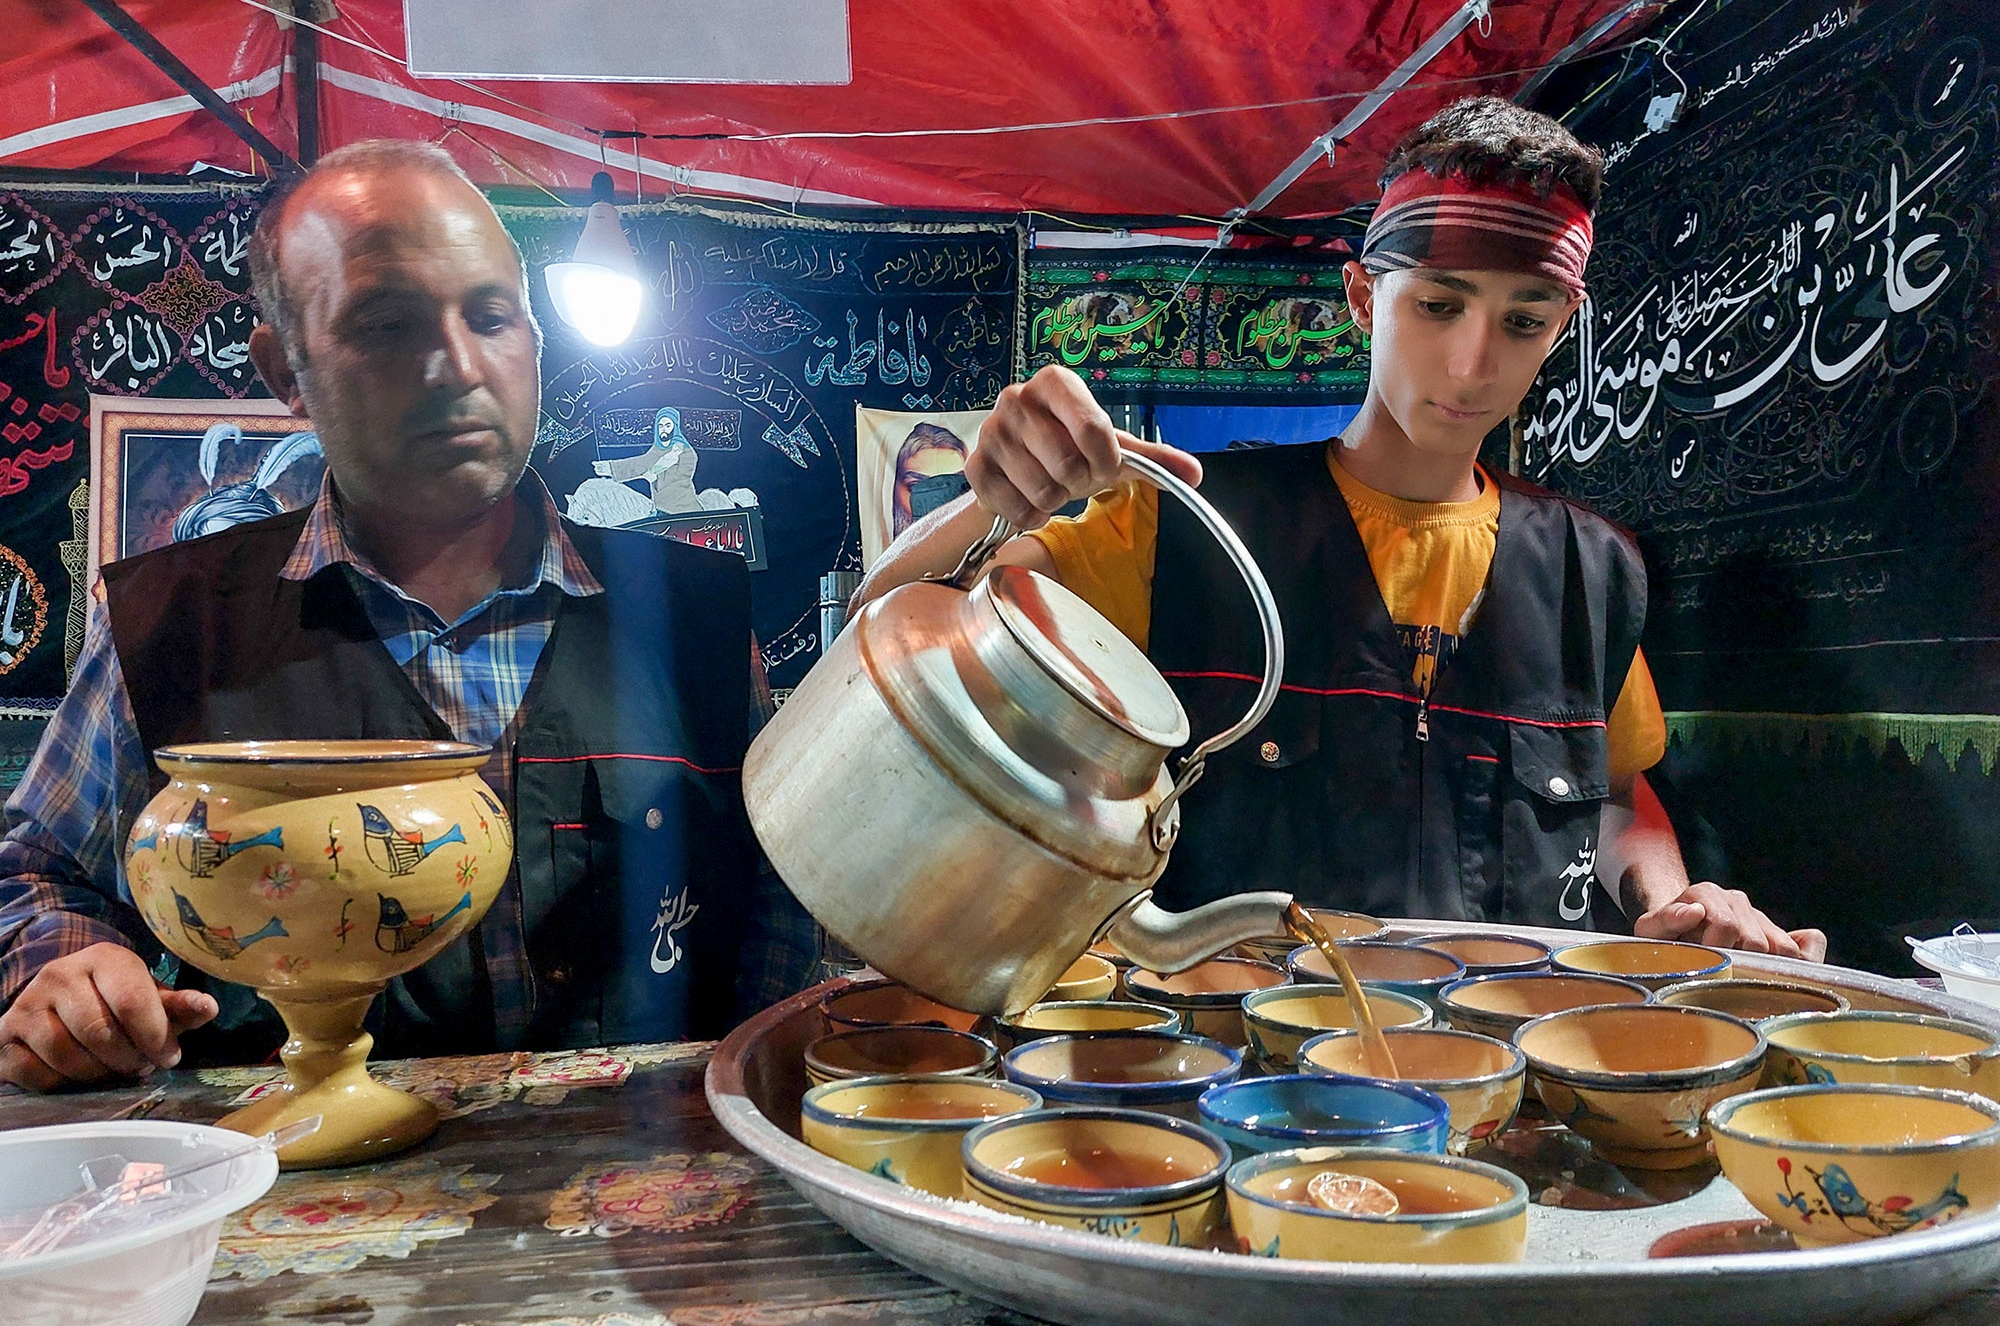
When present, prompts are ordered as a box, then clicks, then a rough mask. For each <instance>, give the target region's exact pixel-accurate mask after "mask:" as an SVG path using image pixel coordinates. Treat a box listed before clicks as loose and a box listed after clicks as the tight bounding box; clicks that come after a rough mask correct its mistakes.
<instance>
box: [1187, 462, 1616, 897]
mask: <svg viewBox="0 0 2000 1326" xmlns="http://www.w3.org/2000/svg"><path fill="white" fill-rule="evenodd" d="M1203 467H1204V473H1205V477H1204V478H1203V480H1202V486H1201V491H1202V494H1203V496H1205V497H1207V498H1208V500H1209V501H1210V502H1211V503H1212V504H1214V506H1215V507H1216V509H1217V510H1219V511H1220V512H1221V513H1222V514H1223V515H1224V516H1225V517H1227V518H1228V520H1229V522H1230V523H1231V524H1232V525H1233V526H1234V527H1235V528H1236V531H1237V533H1238V534H1240V535H1241V536H1242V538H1243V541H1244V543H1245V544H1246V545H1247V546H1248V547H1249V549H1250V552H1251V555H1252V556H1253V557H1255V558H1256V560H1257V564H1258V565H1259V566H1260V567H1261V568H1262V569H1263V572H1264V575H1265V576H1266V578H1267V579H1268V580H1269V581H1270V584H1271V589H1272V592H1273V593H1274V594H1275V596H1276V598H1277V602H1278V607H1279V613H1280V616H1281V618H1282V620H1283V622H1284V628H1285V685H1284V690H1283V691H1282V692H1281V693H1280V695H1279V697H1278V700H1277V703H1276V704H1275V705H1274V706H1273V707H1272V709H1271V712H1270V713H1269V714H1268V715H1267V716H1266V717H1265V718H1264V720H1263V721H1262V722H1261V723H1260V724H1259V725H1258V726H1257V728H1256V729H1255V730H1254V731H1252V732H1251V733H1249V734H1248V735H1247V736H1245V737H1244V738H1243V739H1241V740H1240V741H1238V742H1237V743H1236V744H1235V745H1233V746H1231V747H1229V748H1228V749H1227V750H1224V751H1222V752H1220V753H1219V754H1218V755H1216V756H1214V757H1213V758H1211V759H1210V760H1209V762H1208V770H1207V773H1206V775H1205V776H1204V777H1203V779H1202V780H1201V782H1199V783H1197V784H1196V785H1195V787H1194V788H1193V790H1192V791H1191V792H1190V793H1189V795H1188V796H1187V798H1186V800H1185V801H1183V803H1182V806H1183V816H1184V819H1183V828H1182V832H1181V838H1180V842H1179V843H1178V844H1177V845H1176V846H1175V848H1174V852H1173V858H1172V860H1171V862H1170V863H1169V865H1168V867H1167V871H1166V874H1165V875H1164V876H1163V877H1162V879H1161V881H1160V884H1159V888H1158V890H1157V893H1158V897H1159V900H1160V902H1161V903H1162V904H1163V905H1166V906H1169V907H1188V906H1193V905H1195V904H1197V903H1202V902H1206V901H1209V900H1211V899H1214V898H1218V897H1222V896H1225V895H1227V894H1231V893H1239V892H1243V891H1246V890H1251V889H1281V890H1284V891H1286V892H1290V893H1295V894H1296V895H1297V896H1298V897H1299V899H1300V900H1301V901H1303V902H1306V903H1308V904H1314V905H1319V906H1326V907H1343V908H1351V909H1354V910H1358V911H1364V912H1369V913H1372V914H1374V915H1377V916H1414V917H1427V918H1431V919H1442V920H1475V921H1477V920H1484V921H1502V922H1509V923H1518V924H1525V925H1549V926H1580V925H1585V924H1588V923H1589V918H1590V917H1591V914H1592V894H1593V889H1592V886H1591V875H1592V869H1593V867H1594V865H1595V861H1596V855H1597V848H1598V814H1599V810H1600V809H1601V807H1602V805H1603V803H1604V799H1605V798H1606V796H1607V795H1608V794H1609V792H1610V783H1609V778H1608V775H1607V772H1606V747H1605V715H1606V712H1607V710H1608V708H1609V706H1610V704H1612V703H1614V702H1615V701H1616V699H1617V694H1618V689H1619V687H1621V686H1622V685H1623V683H1624V678H1625V673H1626V671H1627V669H1628V668H1629V667H1630V666H1631V662H1632V657H1633V653H1634V651H1635V650H1636V649H1637V647H1638V641H1639V631H1640V627H1641V625H1642V624H1643V622H1644V619H1645V607H1646V580H1645V568H1644V565H1643V563H1642V562H1641V561H1640V559H1639V553H1638V551H1637V549H1636V548H1635V547H1634V546H1633V544H1632V542H1631V540H1630V538H1629V536H1627V535H1625V534H1624V533H1623V532H1622V531H1621V530H1619V529H1618V528H1617V527H1616V526H1614V525H1612V524H1611V523H1610V522H1608V521H1606V520H1604V519H1603V518H1602V517H1600V516H1597V515H1595V514H1593V513H1592V512H1590V511H1588V510H1585V509H1584V508H1582V507H1579V506H1577V505H1575V504H1574V503H1571V502H1568V501H1566V500H1564V499H1563V498H1561V497H1558V496H1556V495H1555V494H1553V493H1550V492H1548V491H1546V490H1544V489H1540V488H1536V487H1534V486H1532V485H1530V484H1527V483H1524V482H1522V481H1520V480H1518V479H1514V478H1511V477H1508V476H1504V475H1494V476H1493V478H1494V480H1495V482H1496V483H1497V484H1498V485H1499V488H1500V529H1499V539H1498V543H1497V545H1496V547H1495V550H1494V554H1493V569H1492V573H1491V575H1490V577H1489V579H1488V584H1487V592H1486V597H1485V599H1484V601H1483V603H1482V605H1481V606H1480V609H1479V613H1478V616H1477V618H1476V620H1475V622H1474V624H1473V626H1472V628H1471V630H1470V631H1468V632H1467V634H1466V635H1465V637H1464V639H1463V640H1462V641H1461V642H1460V645H1459V648H1458V651H1457V654H1456V656H1455V657H1454V658H1452V659H1451V661H1450V662H1449V663H1448V664H1446V665H1444V666H1442V667H1441V669H1440V671H1439V673H1438V676H1437V680H1436V682H1435V684H1434V686H1433V689H1432V693H1431V695H1430V697H1429V702H1428V705H1422V704H1420V702H1419V698H1418V695H1417V693H1416V688H1415V686H1414V684H1413V683H1412V681H1411V675H1410V674H1411V659H1410V658H1409V656H1408V654H1407V652H1406V650H1405V648H1404V647H1403V645H1402V644H1401V643H1400V642H1399V640H1398V637H1397V632H1396V628H1395V625H1394V623H1392V622H1391V621H1390V619H1389V615H1388V610H1387V608H1386V607H1385V606H1384V604H1383V601H1382V595H1381V591H1380V589H1379V588H1378V586H1377V584H1376V581H1375V575H1374V572H1373V570H1372V569H1371V568H1370V567H1369V564H1368V556H1367V552H1366V550H1365V549H1364V548H1363V546H1362V543H1361V536H1360V533H1359V532H1358V531H1357V530H1356V529H1355V526H1354V519H1353V517H1352V516H1351V515H1350V514H1349V512H1348V509H1347V503H1346V501H1345V499H1344V498H1343V497H1342V496H1341V492H1340V488H1339V486H1338V485H1337V484H1336V483H1335V482H1334V480H1333V476H1332V475H1331V474H1330V473H1329V472H1328V470H1327V465H1326V444H1324V443H1314V444H1312V445H1310V446H1287V447H1271V448H1258V449H1254V450H1247V451H1234V452H1224V453H1220V454H1216V455H1211V456H1204V457H1203ZM1260 640H1261V637H1260V636H1259V634H1258V631H1257V625H1256V617H1255V614H1254V610H1253V609H1252V608H1251V606H1250V600H1249V594H1248V590H1247V588H1246V587H1245V585H1244V584H1243V581H1242V578H1241V577H1240V576H1239V575H1238V574H1237V572H1236V570H1235V569H1234V568H1233V567H1232V566H1231V565H1230V563H1229V561H1228V560H1227V558H1226V557H1225V556H1224V555H1223V554H1222V551H1221V549H1220V548H1219V547H1218V546H1217V545H1216V543H1215V541H1214V540H1213V538H1211V537H1210V536H1209V535H1208V534H1207V533H1206V532H1204V531H1203V530H1202V529H1201V527H1200V526H1199V525H1197V524H1196V523H1195V521H1194V520H1193V518H1192V517H1190V516H1189V515H1188V514H1187V512H1186V509H1185V508H1183V507H1182V506H1180V504H1179V503H1176V502H1174V501H1172V500H1170V499H1162V501H1161V503H1160V534H1159V551H1158V558H1157V563H1156V566H1155V573H1154V579H1153V600H1152V634H1151V643H1150V648H1149V652H1150V653H1151V655H1152V658H1153V661H1154V663H1155V664H1157V665H1158V666H1159V668H1160V670H1161V671H1162V672H1163V673H1165V674H1166V676H1167V677H1168V679H1169V680H1170V681H1171V682H1172V684H1173V686H1174V688H1175V690H1176V691H1177V692H1178V693H1179V695H1180V697H1181V702H1182V703H1183V704H1184V705H1185V706H1186V707H1187V711H1188V718H1189V721H1190V722H1191V723H1192V724H1193V733H1194V737H1195V739H1196V740H1200V739H1202V738H1205V737H1207V736H1209V735H1212V734H1213V733H1215V732H1217V731H1220V730H1221V729H1223V728H1225V727H1227V726H1228V725H1229V724H1231V723H1233V722H1235V721H1236V720H1237V719H1238V718H1240V717H1241V716H1242V714H1243V712H1244V711H1245V709H1246V708H1247V707H1248V706H1249V703H1250V700H1251V698H1252V696H1253V695H1254V693H1255V689H1256V682H1257V681H1258V679H1259V678H1260V677H1261V675H1262V659H1261V657H1260V655H1261V653H1262V646H1261V643H1260ZM1420 718H1421V719H1422V721H1423V723H1424V725H1425V726H1426V727H1427V729H1428V739H1425V740H1420V739H1419V737H1418V728H1419V721H1420Z"/></svg>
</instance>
